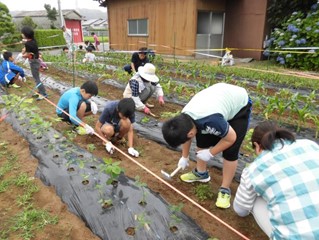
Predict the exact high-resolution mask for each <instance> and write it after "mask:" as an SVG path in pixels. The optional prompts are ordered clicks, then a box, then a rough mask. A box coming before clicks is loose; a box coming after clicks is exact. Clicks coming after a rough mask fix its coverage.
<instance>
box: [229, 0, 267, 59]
mask: <svg viewBox="0 0 319 240" xmlns="http://www.w3.org/2000/svg"><path fill="white" fill-rule="evenodd" d="M266 15H267V0H258V1H256V0H241V1H227V5H226V17H225V19H226V21H225V37H224V46H225V47H232V48H241V49H247V50H241V51H233V52H232V53H233V55H234V56H235V57H251V58H254V59H258V60H260V59H261V58H262V51H260V50H261V49H262V48H263V41H264V38H265V34H266V33H265V32H266V26H267V18H266V17H267V16H266ZM253 49H256V50H253Z"/></svg>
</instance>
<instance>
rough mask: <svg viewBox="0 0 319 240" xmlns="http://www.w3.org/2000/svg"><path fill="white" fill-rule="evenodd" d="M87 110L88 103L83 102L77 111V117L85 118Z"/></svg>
mask: <svg viewBox="0 0 319 240" xmlns="http://www.w3.org/2000/svg"><path fill="white" fill-rule="evenodd" d="M85 110H86V103H85V102H82V103H81V106H80V108H79V109H78V111H77V114H76V115H77V117H78V118H80V119H81V120H82V119H83V118H84V116H85Z"/></svg>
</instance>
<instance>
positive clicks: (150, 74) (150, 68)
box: [138, 63, 159, 83]
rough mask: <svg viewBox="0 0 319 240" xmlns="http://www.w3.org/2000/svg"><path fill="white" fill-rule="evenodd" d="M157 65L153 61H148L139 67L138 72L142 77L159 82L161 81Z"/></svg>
mask: <svg viewBox="0 0 319 240" xmlns="http://www.w3.org/2000/svg"><path fill="white" fill-rule="evenodd" d="M155 70H156V68H155V66H154V65H153V64H152V63H146V64H145V65H144V66H141V67H139V68H138V73H139V74H140V76H141V77H142V78H144V79H145V80H147V81H150V82H153V83H157V82H158V81H159V79H158V77H157V76H156V75H155Z"/></svg>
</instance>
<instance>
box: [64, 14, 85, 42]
mask: <svg viewBox="0 0 319 240" xmlns="http://www.w3.org/2000/svg"><path fill="white" fill-rule="evenodd" d="M65 25H66V27H67V28H69V29H71V31H72V34H73V41H74V43H81V42H83V34H82V26H81V21H79V20H70V19H66V20H65Z"/></svg>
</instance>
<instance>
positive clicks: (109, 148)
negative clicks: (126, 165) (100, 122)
mask: <svg viewBox="0 0 319 240" xmlns="http://www.w3.org/2000/svg"><path fill="white" fill-rule="evenodd" d="M105 149H106V151H107V152H108V153H109V154H113V153H114V150H115V149H114V146H113V144H112V143H111V142H107V143H106V144H105Z"/></svg>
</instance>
